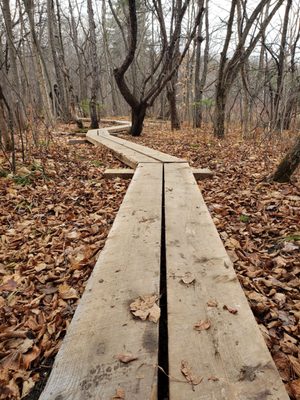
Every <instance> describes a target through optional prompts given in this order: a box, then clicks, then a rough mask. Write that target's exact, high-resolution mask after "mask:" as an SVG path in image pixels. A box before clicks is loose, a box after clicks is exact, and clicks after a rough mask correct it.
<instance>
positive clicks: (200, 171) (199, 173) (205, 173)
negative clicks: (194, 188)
mask: <svg viewBox="0 0 300 400" xmlns="http://www.w3.org/2000/svg"><path fill="white" fill-rule="evenodd" d="M192 171H193V175H194V178H195V179H196V180H199V181H200V180H202V179H206V178H212V177H213V176H214V173H213V171H211V170H210V169H209V168H192Z"/></svg>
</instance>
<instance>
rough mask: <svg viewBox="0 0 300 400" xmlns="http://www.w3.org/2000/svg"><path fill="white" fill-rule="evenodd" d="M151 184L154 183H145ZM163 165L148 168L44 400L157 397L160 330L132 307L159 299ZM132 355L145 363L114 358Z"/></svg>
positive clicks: (139, 173)
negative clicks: (141, 299) (145, 298)
mask: <svg viewBox="0 0 300 400" xmlns="http://www.w3.org/2000/svg"><path fill="white" fill-rule="evenodd" d="M145 182H147V184H145ZM161 209H162V165H161V164H140V165H139V166H138V168H137V170H136V172H135V175H134V178H133V180H132V181H131V183H130V185H129V189H128V191H127V194H126V196H125V198H124V201H123V203H122V205H121V208H120V210H119V212H118V214H117V217H116V219H115V222H114V224H113V227H112V229H111V231H110V233H109V236H108V239H107V241H106V244H105V247H104V249H103V251H102V252H101V254H100V257H99V259H98V261H97V264H96V266H95V268H94V271H93V273H92V275H91V277H90V279H89V281H88V283H87V287H86V289H85V292H84V295H83V297H82V299H81V300H80V303H79V306H78V308H77V310H76V313H75V315H74V317H73V320H72V322H71V324H70V327H69V328H68V332H67V335H66V337H65V339H64V341H63V344H62V346H61V349H60V351H59V353H58V355H57V357H56V359H55V363H54V367H53V369H52V372H51V375H50V378H49V381H48V383H47V386H46V388H45V390H44V392H43V393H42V395H41V397H40V400H84V399H93V400H111V399H112V398H113V396H114V395H115V394H116V389H117V388H123V389H124V390H125V395H126V397H125V398H126V399H130V400H141V399H145V400H153V399H156V390H157V388H156V384H157V382H156V381H157V362H158V360H157V352H158V324H155V323H153V322H149V321H141V320H137V319H134V318H133V317H132V315H131V313H130V311H129V304H130V303H131V302H132V301H134V300H135V299H136V298H137V297H138V296H140V295H144V294H152V293H155V294H158V295H159V283H160V273H159V272H160V240H161ZM124 352H131V353H132V354H133V355H135V356H137V357H138V359H137V360H136V361H133V362H131V363H129V364H122V363H121V362H120V361H118V360H117V359H115V358H114V356H115V355H116V354H118V353H124Z"/></svg>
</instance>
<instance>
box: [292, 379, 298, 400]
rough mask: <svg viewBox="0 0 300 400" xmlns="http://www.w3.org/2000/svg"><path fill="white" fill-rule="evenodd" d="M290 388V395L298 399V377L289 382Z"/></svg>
mask: <svg viewBox="0 0 300 400" xmlns="http://www.w3.org/2000/svg"><path fill="white" fill-rule="evenodd" d="M289 386H290V388H291V392H292V395H293V396H294V397H295V399H296V400H299V399H300V379H295V380H294V381H292V382H291V383H290V384H289Z"/></svg>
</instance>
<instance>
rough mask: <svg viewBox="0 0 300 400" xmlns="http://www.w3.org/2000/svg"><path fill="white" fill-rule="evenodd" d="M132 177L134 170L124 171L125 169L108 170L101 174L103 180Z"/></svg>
mask: <svg viewBox="0 0 300 400" xmlns="http://www.w3.org/2000/svg"><path fill="white" fill-rule="evenodd" d="M133 175H134V169H128V168H127V169H126V168H113V169H111V168H109V169H106V170H105V171H104V173H103V176H104V178H106V179H112V178H123V179H130V178H132V177H133Z"/></svg>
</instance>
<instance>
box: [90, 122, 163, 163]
mask: <svg viewBox="0 0 300 400" xmlns="http://www.w3.org/2000/svg"><path fill="white" fill-rule="evenodd" d="M106 136H109V134H108V132H106V130H105V129H98V130H90V131H88V133H87V135H86V138H87V140H88V141H89V142H91V143H93V144H95V145H99V144H102V145H104V146H106V147H108V148H109V149H110V150H111V151H112V152H113V153H114V154H115V156H116V157H117V158H118V159H119V160H120V161H122V162H124V164H126V165H128V166H129V167H131V168H135V167H136V166H137V165H138V164H139V163H148V162H150V163H157V162H158V161H157V160H154V159H153V158H150V157H148V156H146V155H144V154H141V153H139V152H137V151H135V150H132V149H130V148H128V147H125V146H123V145H122V144H119V143H117V142H114V141H112V140H110V138H108V137H106Z"/></svg>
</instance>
